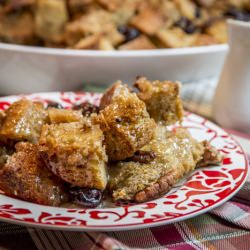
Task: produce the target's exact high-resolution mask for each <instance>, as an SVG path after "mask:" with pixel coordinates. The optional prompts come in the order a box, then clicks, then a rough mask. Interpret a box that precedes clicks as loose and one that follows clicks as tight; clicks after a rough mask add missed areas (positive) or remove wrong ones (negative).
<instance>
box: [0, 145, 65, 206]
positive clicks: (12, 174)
mask: <svg viewBox="0 0 250 250" xmlns="http://www.w3.org/2000/svg"><path fill="white" fill-rule="evenodd" d="M0 187H1V189H2V190H4V192H5V193H6V194H7V195H11V196H17V197H19V198H21V199H23V200H27V201H31V202H35V203H38V204H43V205H50V206H59V205H60V204H61V203H62V202H66V201H67V196H68V194H67V192H66V191H65V190H64V185H63V181H62V180H61V179H60V178H57V177H56V176H55V175H53V173H52V172H50V171H49V170H48V168H46V166H45V164H44V162H43V160H42V159H41V156H40V155H39V152H38V148H37V145H34V144H32V143H30V142H19V143H17V144H16V152H15V153H14V154H13V155H12V156H10V157H9V158H8V160H7V162H6V164H5V165H4V167H2V169H1V170H0Z"/></svg>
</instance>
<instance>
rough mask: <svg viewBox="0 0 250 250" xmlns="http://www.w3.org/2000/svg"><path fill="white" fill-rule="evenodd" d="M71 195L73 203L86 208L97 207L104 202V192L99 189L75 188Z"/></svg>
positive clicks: (72, 189) (71, 190)
mask: <svg viewBox="0 0 250 250" xmlns="http://www.w3.org/2000/svg"><path fill="white" fill-rule="evenodd" d="M69 194H70V199H71V201H72V202H73V203H75V204H78V205H81V206H84V207H86V208H94V207H97V206H98V205H99V204H100V203H101V201H102V191H101V190H99V189H89V188H79V187H73V188H71V189H70V191H69Z"/></svg>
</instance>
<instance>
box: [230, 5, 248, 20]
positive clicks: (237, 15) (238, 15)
mask: <svg viewBox="0 0 250 250" xmlns="http://www.w3.org/2000/svg"><path fill="white" fill-rule="evenodd" d="M225 16H227V17H231V18H234V19H236V20H240V21H246V22H249V21H250V13H248V12H246V11H244V10H239V9H236V8H230V9H229V10H227V11H226V12H225Z"/></svg>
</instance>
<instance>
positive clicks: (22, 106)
mask: <svg viewBox="0 0 250 250" xmlns="http://www.w3.org/2000/svg"><path fill="white" fill-rule="evenodd" d="M46 121H47V112H46V111H45V110H44V109H43V105H42V104H41V103H33V102H32V101H30V100H27V99H21V100H20V101H17V102H14V103H13V104H12V105H11V106H10V107H9V108H8V109H7V110H6V117H5V118H4V120H3V124H2V126H1V128H0V136H1V138H3V139H11V140H16V141H21V140H27V141H31V142H34V143H36V142H37V141H38V138H39V137H40V133H41V129H42V126H43V124H45V123H46Z"/></svg>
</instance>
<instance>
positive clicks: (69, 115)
mask: <svg viewBox="0 0 250 250" xmlns="http://www.w3.org/2000/svg"><path fill="white" fill-rule="evenodd" d="M48 116H49V122H50V123H69V122H79V121H81V119H82V118H83V115H82V112H81V110H70V109H57V108H49V109H48Z"/></svg>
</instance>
